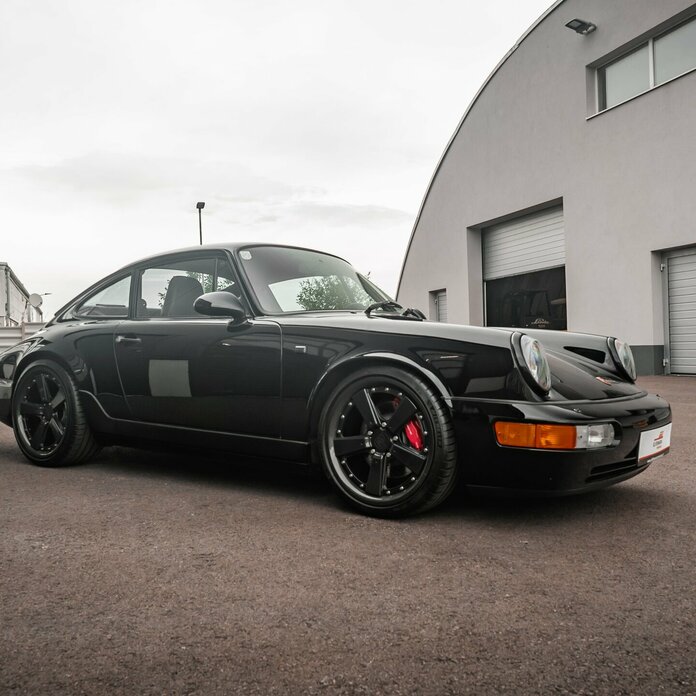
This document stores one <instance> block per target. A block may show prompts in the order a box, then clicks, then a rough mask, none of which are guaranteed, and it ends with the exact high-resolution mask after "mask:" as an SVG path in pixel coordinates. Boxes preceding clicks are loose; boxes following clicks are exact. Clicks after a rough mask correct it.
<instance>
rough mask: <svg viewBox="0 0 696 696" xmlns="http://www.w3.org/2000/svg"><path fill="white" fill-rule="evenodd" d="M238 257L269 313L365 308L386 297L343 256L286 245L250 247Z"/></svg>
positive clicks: (260, 301) (258, 297) (256, 293)
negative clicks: (292, 247)
mask: <svg viewBox="0 0 696 696" xmlns="http://www.w3.org/2000/svg"><path fill="white" fill-rule="evenodd" d="M239 260H240V263H241V265H242V268H243V269H244V271H245V273H246V276H247V278H248V279H249V282H250V283H251V287H252V289H253V291H254V294H255V295H256V297H257V299H258V301H259V303H260V305H261V308H262V309H263V311H264V312H267V313H269V314H278V313H281V312H312V311H317V310H337V309H338V310H341V309H343V310H350V309H353V310H364V309H365V308H367V307H369V306H370V305H371V304H373V303H374V302H382V301H384V300H386V299H388V298H387V296H386V295H385V294H384V293H382V292H381V291H380V290H378V289H377V288H376V287H375V286H374V285H373V284H372V283H370V282H368V281H367V280H366V279H365V278H363V277H362V276H361V275H359V274H358V273H356V271H355V269H354V268H353V267H352V266H351V265H350V264H348V263H346V262H345V261H343V260H342V259H338V258H336V257H335V256H329V255H328V254H322V253H320V252H318V251H309V250H307V249H289V248H287V247H272V246H258V247H247V248H246V249H242V250H241V251H240V252H239Z"/></svg>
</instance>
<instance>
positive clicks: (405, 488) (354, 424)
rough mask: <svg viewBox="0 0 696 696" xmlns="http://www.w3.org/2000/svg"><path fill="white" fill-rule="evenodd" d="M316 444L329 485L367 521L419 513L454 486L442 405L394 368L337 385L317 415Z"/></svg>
mask: <svg viewBox="0 0 696 696" xmlns="http://www.w3.org/2000/svg"><path fill="white" fill-rule="evenodd" d="M320 439H321V451H322V459H323V463H324V467H325V469H326V471H327V473H328V475H329V478H330V479H331V480H332V481H333V482H334V484H335V485H336V487H337V489H338V490H339V492H340V493H341V494H342V495H343V496H344V497H345V498H347V499H348V500H349V501H350V502H351V503H352V504H353V505H355V506H357V507H358V508H360V509H361V510H363V511H364V512H369V513H370V514H379V515H389V516H394V515H400V514H409V513H413V512H417V511H421V510H425V509H427V508H429V507H432V506H433V505H436V504H437V503H438V502H440V501H441V500H442V499H443V498H444V497H445V496H446V495H447V494H448V493H449V492H450V490H451V488H452V484H453V483H454V477H455V472H456V466H455V464H456V453H455V449H454V436H453V433H452V426H451V421H450V418H449V413H448V412H447V408H446V406H445V405H444V404H443V403H442V401H441V399H439V398H438V397H437V395H436V394H435V393H434V392H433V390H432V388H431V387H430V385H428V384H427V383H426V382H424V381H423V380H421V379H420V378H417V377H415V376H412V375H409V374H407V373H404V372H402V371H401V370H398V369H395V368H391V367H385V368H383V369H380V372H379V375H375V374H369V375H367V374H362V373H361V374H358V375H356V376H354V377H351V378H350V379H348V380H345V381H344V382H343V383H341V385H339V386H338V387H337V389H336V390H335V391H334V394H333V395H332V397H331V398H330V400H329V403H328V405H327V407H326V409H325V411H324V414H323V416H322V420H321V424H320Z"/></svg>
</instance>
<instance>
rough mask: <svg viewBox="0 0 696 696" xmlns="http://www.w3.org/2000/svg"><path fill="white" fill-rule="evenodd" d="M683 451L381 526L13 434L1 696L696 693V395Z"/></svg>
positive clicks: (292, 480) (195, 459) (4, 536)
mask: <svg viewBox="0 0 696 696" xmlns="http://www.w3.org/2000/svg"><path fill="white" fill-rule="evenodd" d="M641 383H642V384H643V385H644V386H645V387H646V388H648V389H650V390H651V391H657V392H659V393H660V394H662V395H663V396H665V397H666V398H668V399H669V400H670V401H671V402H672V405H673V409H674V419H675V424H674V432H673V447H672V453H671V454H670V455H669V456H668V457H666V458H664V459H661V460H659V461H657V462H655V463H654V464H653V465H652V466H651V467H650V468H649V469H648V471H646V472H645V473H643V474H642V475H640V476H638V477H636V478H635V479H632V480H630V481H628V482H626V483H623V484H620V485H618V486H615V487H613V488H609V489H606V490H603V491H600V492H596V493H592V494H589V495H584V496H579V497H573V498H564V499H553V500H548V499H546V500H528V499H522V500H520V499H496V498H490V497H488V498H486V497H471V496H468V495H467V493H466V491H464V490H463V489H459V490H457V491H456V492H455V494H454V495H453V496H452V498H451V499H450V500H449V501H448V502H447V503H446V504H445V505H443V506H442V507H440V508H438V509H437V510H435V511H433V512H431V513H428V514H426V515H423V516H421V517H418V518H416V519H409V520H405V521H380V520H373V519H368V518H365V517H361V516H359V515H357V514H354V513H352V512H350V511H349V510H347V509H346V508H345V507H343V506H342V505H341V503H340V502H339V501H338V499H337V498H335V497H334V494H333V493H332V492H331V490H330V489H329V486H328V483H326V482H325V481H324V480H323V479H322V478H321V477H320V476H318V475H316V474H313V473H311V472H308V471H307V470H306V469H304V468H300V467H295V466H287V465H282V464H278V463H272V462H261V461H245V462H232V461H231V460H229V461H228V460H226V459H225V458H223V457H203V456H198V455H197V456H194V455H191V454H187V453H184V452H180V453H176V454H172V453H167V452H162V451H159V452H145V451H138V450H133V449H127V448H115V449H111V450H105V451H104V452H103V453H102V454H100V455H99V457H98V458H97V459H96V460H95V461H94V462H92V463H90V464H87V465H84V466H81V467H74V468H68V469H62V470H51V469H41V468H37V467H34V466H31V465H29V464H27V463H25V462H24V461H23V459H22V457H21V456H20V454H19V452H18V450H17V447H16V445H15V443H14V439H13V435H12V431H11V430H10V429H8V428H5V427H4V426H0V693H2V694H51V695H53V694H489V693H490V694H495V693H507V694H556V693H558V694H651V695H652V694H696V619H695V616H694V615H695V612H694V609H695V605H696V599H695V597H696V573H695V572H694V571H695V569H696V559H695V556H696V529H695V527H696V466H695V459H696V457H695V453H696V436H695V435H694V427H693V423H694V422H695V421H696V379H695V378H686V377H684V378H679V377H654V378H644V379H642V380H641Z"/></svg>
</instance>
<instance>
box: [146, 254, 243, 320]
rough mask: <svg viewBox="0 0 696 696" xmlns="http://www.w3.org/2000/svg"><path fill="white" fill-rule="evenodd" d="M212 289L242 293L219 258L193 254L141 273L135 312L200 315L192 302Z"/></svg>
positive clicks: (182, 315)
mask: <svg viewBox="0 0 696 696" xmlns="http://www.w3.org/2000/svg"><path fill="white" fill-rule="evenodd" d="M215 290H227V291H229V292H232V293H233V294H235V295H237V297H240V296H241V290H240V289H239V283H238V282H237V280H236V277H235V275H234V273H233V272H232V269H231V268H230V267H229V264H228V263H227V261H226V260H224V259H221V258H202V257H193V258H189V259H183V260H180V261H174V262H171V263H165V264H161V265H157V266H153V267H151V268H146V269H145V270H143V271H142V272H141V275H140V297H139V298H138V307H137V312H136V315H137V316H138V317H141V318H152V317H167V318H170V319H177V318H179V319H182V318H198V319H202V318H203V317H202V315H200V314H198V313H197V312H196V310H195V309H194V307H193V304H194V302H195V301H196V299H197V298H198V297H200V296H201V295H203V294H204V293H206V292H213V291H215Z"/></svg>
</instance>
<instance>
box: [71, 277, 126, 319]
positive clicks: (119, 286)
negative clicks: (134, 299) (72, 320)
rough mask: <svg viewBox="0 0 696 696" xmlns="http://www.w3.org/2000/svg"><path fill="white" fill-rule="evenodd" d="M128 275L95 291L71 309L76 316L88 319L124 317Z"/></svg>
mask: <svg viewBox="0 0 696 696" xmlns="http://www.w3.org/2000/svg"><path fill="white" fill-rule="evenodd" d="M130 282H131V277H130V275H128V276H126V277H125V278H121V279H120V280H117V281H116V282H115V283H112V284H111V285H108V286H107V287H105V288H103V289H102V290H99V291H98V292H95V293H94V295H92V296H91V297H88V298H87V299H86V300H84V302H82V303H81V304H80V305H79V306H78V307H77V309H75V310H74V311H73V315H74V316H76V317H89V318H90V319H99V318H102V319H126V318H127V317H128V298H129V296H130Z"/></svg>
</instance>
